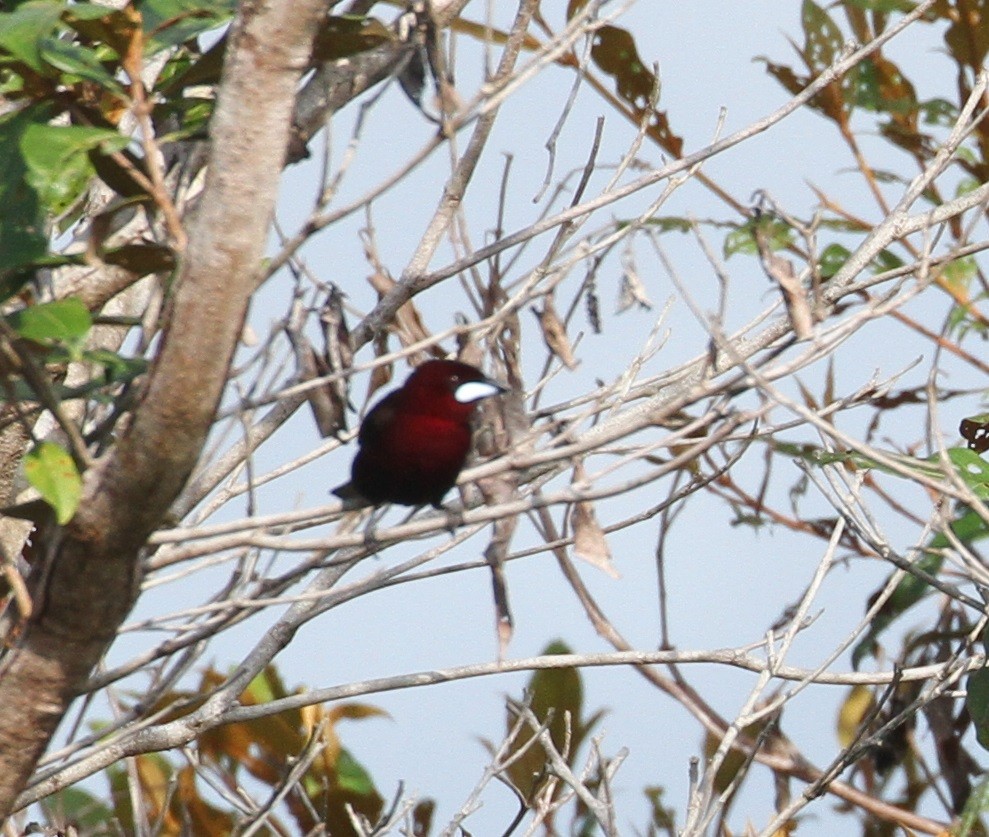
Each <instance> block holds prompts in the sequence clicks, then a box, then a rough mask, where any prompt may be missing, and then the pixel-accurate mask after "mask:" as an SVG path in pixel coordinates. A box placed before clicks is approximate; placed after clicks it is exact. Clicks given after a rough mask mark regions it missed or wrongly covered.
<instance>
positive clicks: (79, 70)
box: [38, 37, 125, 96]
mask: <svg viewBox="0 0 989 837" xmlns="http://www.w3.org/2000/svg"><path fill="white" fill-rule="evenodd" d="M38 54H39V56H40V57H41V59H42V60H43V61H44V62H45V63H46V64H49V65H50V66H52V67H54V68H55V69H56V70H58V71H59V72H62V73H65V74H66V75H68V76H71V77H72V78H71V79H69V81H70V82H71V81H74V80H75V79H84V80H86V81H93V82H96V83H97V84H98V85H100V86H101V87H104V88H106V89H107V90H111V91H113V92H114V93H116V94H117V95H118V96H124V95H125V94H124V89H123V87H121V86H120V83H119V82H118V81H117V80H116V79H115V78H114V77H113V76H112V75H111V74H110V73H109V72H107V70H106V69H105V68H104V67H103V65H102V64H101V63H100V62H99V60H98V59H97V57H96V53H95V52H94V51H93V50H91V49H88V48H86V47H83V46H80V45H79V44H74V43H72V42H70V41H65V40H62V39H61V38H51V37H46V38H42V39H41V40H40V41H39V42H38Z"/></svg>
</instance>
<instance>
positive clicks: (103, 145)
mask: <svg viewBox="0 0 989 837" xmlns="http://www.w3.org/2000/svg"><path fill="white" fill-rule="evenodd" d="M129 142H130V140H129V139H128V138H127V137H125V136H122V135H121V134H118V133H117V132H116V131H113V130H110V129H108V128H92V127H88V126H85V125H45V124H39V123H32V124H30V125H28V126H27V127H26V128H25V129H24V132H23V135H22V136H21V143H20V150H21V155H22V156H23V158H24V163H25V165H26V166H27V173H26V180H27V182H28V184H29V185H30V186H31V187H32V188H33V189H34V191H35V192H36V193H37V195H38V197H39V198H40V199H41V201H42V203H43V204H44V205H45V206H46V207H47V208H48V209H49V210H50V211H51V212H53V213H55V214H58V213H60V212H63V211H64V210H65V209H67V208H68V207H69V206H71V205H72V204H73V203H74V202H75V201H76V200H77V199H78V197H79V196H80V195H81V193H82V191H83V190H84V189H85V188H86V186H87V184H88V183H89V179H90V178H91V177H92V176H93V164H92V163H91V162H90V159H89V152H90V151H93V150H98V151H101V152H103V153H109V152H113V151H120V150H121V149H123V148H125V147H126V146H127V144H128V143H129Z"/></svg>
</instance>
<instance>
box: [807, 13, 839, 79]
mask: <svg viewBox="0 0 989 837" xmlns="http://www.w3.org/2000/svg"><path fill="white" fill-rule="evenodd" d="M800 17H801V23H802V24H803V27H804V35H805V37H806V42H805V45H804V51H803V57H804V60H805V61H806V62H807V65H808V67H809V68H810V70H811V72H812V73H813V74H814V75H817V74H818V73H820V72H823V71H824V70H826V69H827V68H828V67H829V66H830V65H831V64H832V63H833V62H834V60H835V57H836V56H837V55H839V54H840V53H841V51H842V49H844V47H845V37H844V35H842V34H841V29H839V28H838V27H837V26H836V25H835V23H834V21H832V20H831V18H830V17H829V16H828V13H827V12H826V11H824V9H822V8H821V7H820V6H818V5H817V4H816V3H813V2H811V0H804V4H803V7H802V9H801V12H800Z"/></svg>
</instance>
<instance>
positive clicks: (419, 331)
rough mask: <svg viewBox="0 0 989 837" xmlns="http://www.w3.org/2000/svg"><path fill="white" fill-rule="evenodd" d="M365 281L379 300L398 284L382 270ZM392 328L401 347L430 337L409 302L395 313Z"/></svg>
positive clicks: (420, 318) (416, 310)
mask: <svg viewBox="0 0 989 837" xmlns="http://www.w3.org/2000/svg"><path fill="white" fill-rule="evenodd" d="M367 281H368V282H369V283H370V285H371V287H372V288H374V289H375V290H376V291H377V292H378V296H379V297H381V298H384V297H385V296H386V295H387V294H388V292H389V291H391V290H392V288H394V287H395V286H396V285H397V284H398V283H397V282H396V281H395V280H394V279H392V278H391V276H389V275H388V274H387V273H386V272H385V271H383V270H378V271H375V272H374V273H372V274H370V275H369V276H368V277H367ZM393 327H394V329H395V333H396V334H397V335H398V339H399V341H401V343H402V345H403V346H411V345H412V344H414V343H419V342H420V341H422V340H426V339H428V338H429V337H430V334H429V330H428V329H427V328H426V326H425V324H424V323H423V321H422V317H420V316H419V311H418V309H417V308H416V307H415V305H413V304H412V303H411V302H406V303H405V304H404V305H403V306H402V307H401V308H399V309H398V311H396V312H395V319H394V322H393ZM441 354H442V353H441Z"/></svg>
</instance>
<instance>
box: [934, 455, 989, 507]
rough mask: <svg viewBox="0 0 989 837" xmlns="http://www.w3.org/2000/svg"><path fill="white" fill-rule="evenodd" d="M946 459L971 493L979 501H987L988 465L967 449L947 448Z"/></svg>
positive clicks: (988, 486) (988, 495) (988, 484)
mask: <svg viewBox="0 0 989 837" xmlns="http://www.w3.org/2000/svg"><path fill="white" fill-rule="evenodd" d="M948 458H949V459H950V460H951V463H952V464H953V465H954V466H955V473H956V474H957V475H958V476H959V477H960V478H961V479H962V480H963V481H964V482H965V485H967V486H968V487H969V488H970V489H972V493H973V494H975V496H976V497H978V498H979V499H980V500H985V499H989V463H987V462H986V461H985V460H984V459H983V458H982V457H981V456H979V455H978V454H977V453H976V452H975V451H974V450H969V449H968V448H949V449H948ZM932 459H933V457H932Z"/></svg>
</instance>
